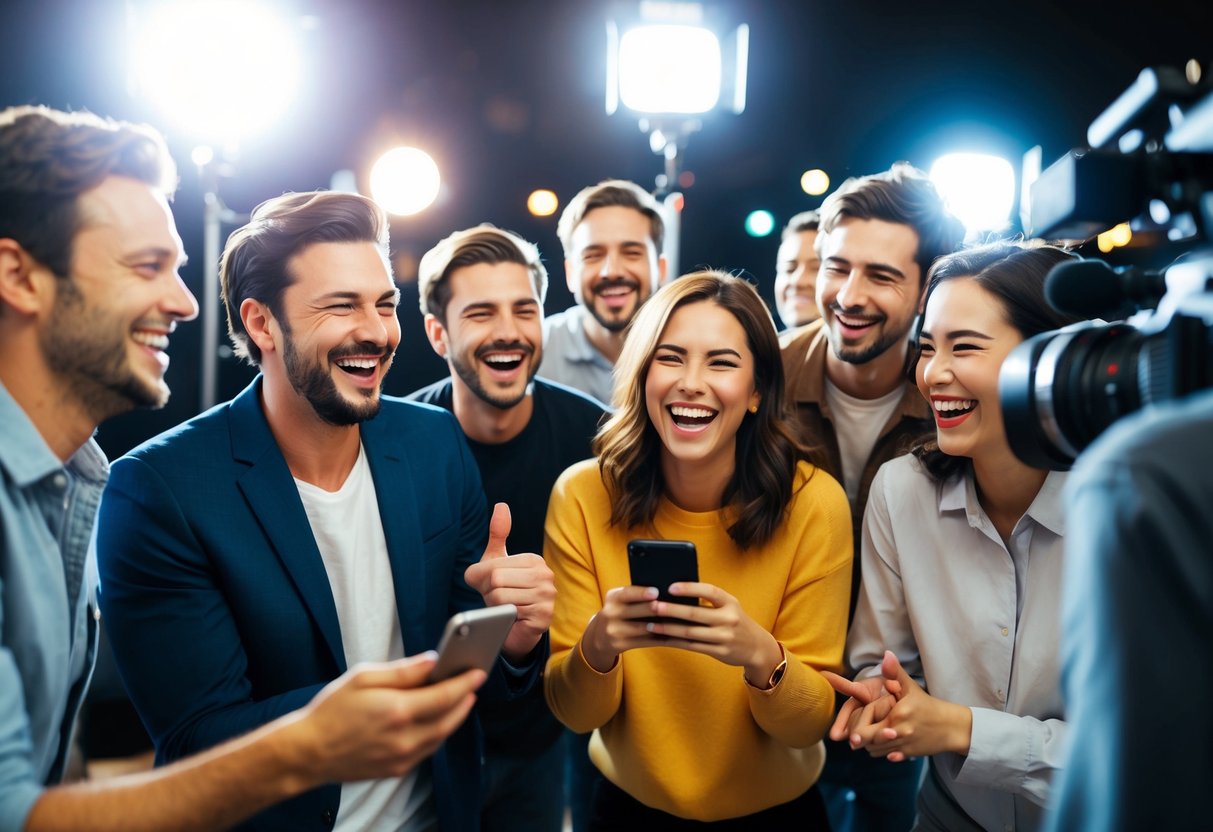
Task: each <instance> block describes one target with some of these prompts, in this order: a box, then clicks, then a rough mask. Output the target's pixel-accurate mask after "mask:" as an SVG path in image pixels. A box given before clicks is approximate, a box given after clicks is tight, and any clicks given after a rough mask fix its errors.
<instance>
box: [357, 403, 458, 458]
mask: <svg viewBox="0 0 1213 832" xmlns="http://www.w3.org/2000/svg"><path fill="white" fill-rule="evenodd" d="M362 428H363V430H364V431H371V432H376V433H382V432H390V433H391V434H393V435H394V436H397V437H399V438H400V439H402V440H405V441H407V442H408V443H410V445H414V446H419V445H424V444H425V443H424V442H421V441H419V440H420V439H421V437H419V436H418V435H417V434H415V433H413V434H409V433H407V431H416V430H423V431H434V432H437V433H440V434H446V433H452V434H454V435H457V436H462V435H463V431H461V430H460V429H459V423H458V422H457V421H456V420H455V414H453V413H451V412H450V411H449V410H446V409H445V408H442V407H439V406H437V405H434V404H428V403H427V402H421V401H408V400H406V399H400V398H397V397H395V396H383V397H382V398H381V399H380V406H379V413H378V414H376V416H375V418H373V419H369V420H367V421H366V422H363V423H362ZM429 438H430V437H429V436H427V437H426V440H427V441H428V440H429Z"/></svg>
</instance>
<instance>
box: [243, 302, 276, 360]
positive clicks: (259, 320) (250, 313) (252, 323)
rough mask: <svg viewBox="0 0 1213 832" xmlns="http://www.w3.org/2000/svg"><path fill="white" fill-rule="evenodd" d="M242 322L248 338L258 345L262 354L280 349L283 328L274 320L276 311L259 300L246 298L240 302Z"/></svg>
mask: <svg viewBox="0 0 1213 832" xmlns="http://www.w3.org/2000/svg"><path fill="white" fill-rule="evenodd" d="M240 322H241V323H242V324H244V331H245V332H246V333H247V334H248V339H249V340H250V341H252V342H253V343H254V344H256V345H257V349H259V350H261V354H262V355H266V354H268V353H271V352H276V351H277V350H278V339H279V337H280V336H281V333H282V330H281V327H280V326H279V325H278V322H277V321H275V320H274V313H273V312H271V311H270V310H269V307H268V306H266V305H265V304H264V303H262V302H261V301H259V300H254V299H253V298H245V299H244V300H243V301H241V303H240Z"/></svg>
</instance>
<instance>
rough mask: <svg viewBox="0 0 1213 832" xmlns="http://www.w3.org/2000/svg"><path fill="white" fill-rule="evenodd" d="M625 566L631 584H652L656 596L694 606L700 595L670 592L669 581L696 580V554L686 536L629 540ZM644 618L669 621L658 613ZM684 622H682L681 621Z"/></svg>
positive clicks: (697, 562)
mask: <svg viewBox="0 0 1213 832" xmlns="http://www.w3.org/2000/svg"><path fill="white" fill-rule="evenodd" d="M628 568H629V569H630V570H631V572H632V585H633V586H655V587H657V593H658V594H657V597H658V599H660V600H662V601H671V602H673V603H675V604H686V605H688V606H692V607H693V606H697V605H698V604H699V599H698V598H695V597H692V596H687V595H677V596H675V595H671V594H670V584H672V583H685V582H688V581H698V580H699V556H698V554H697V553H696V552H695V544H694V543H692V542H690V541H689V540H629V541H628ZM643 620H645V621H657V622H663V621H670V620H674V619H667V618H662V617H660V616H657V617H653V618H646V619H643ZM680 623H685V622H680Z"/></svg>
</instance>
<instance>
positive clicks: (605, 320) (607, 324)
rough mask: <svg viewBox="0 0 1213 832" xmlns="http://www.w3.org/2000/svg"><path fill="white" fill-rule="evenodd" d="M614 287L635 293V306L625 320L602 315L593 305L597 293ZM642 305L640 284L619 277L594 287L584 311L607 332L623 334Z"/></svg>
mask: <svg viewBox="0 0 1213 832" xmlns="http://www.w3.org/2000/svg"><path fill="white" fill-rule="evenodd" d="M615 286H627V287H628V288H629V289H631V290H632V291H633V292H635V293H636V302H635V305H634V306H633V307H632V311H631V314H629V315H628V316H627V317H626V318H615V317H608V316H606V315H603V314H601V313H600V312H599V311H598V307H597V305H596V304H595V303H594V301H595V300H597V299H598V296H599V293H600V292H601V291H602V290H603V289H610V288H613V287H615ZM643 303H644V299H642V298H641V297H640V283H639V282H637V281H635V280H631V279H629V278H626V277H620V278H615V279H612V280H604V281H603V282H602V283H599V284H598V285H597V286H595V287H594V291H593V293H592V294H591V295H590V302H589V303H587V304H586V305H585V307H586V311H588V312H589V313H590V315H591V316H592V317H593V318H594V320H596V321H598V324H599V326H601V327H602V328H603V329H605V330H606V331H607V332H623V331H624V330H625V329H627V328H628V324H630V323H631V322H632V318H635V317H636V313H637V312H639V311H640V307H641V305H642V304H643Z"/></svg>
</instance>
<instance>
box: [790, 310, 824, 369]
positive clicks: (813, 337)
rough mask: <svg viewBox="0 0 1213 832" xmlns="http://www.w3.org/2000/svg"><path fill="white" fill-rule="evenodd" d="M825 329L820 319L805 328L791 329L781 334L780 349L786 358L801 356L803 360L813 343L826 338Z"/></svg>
mask: <svg viewBox="0 0 1213 832" xmlns="http://www.w3.org/2000/svg"><path fill="white" fill-rule="evenodd" d="M823 327H824V322H823V321H822V320H821V319H820V318H818V319H817V320H815V321H811V322H809V323H807V324H805V325H804V326H800V327H796V328H795V329H789V330H787V331H786V332H783V333H781V334H780V336H779V349H780V350H782V351H783V354H784V356H785V357H788V358H790V357H793V356H799V357H800V359H801V360H803V359H804V357H805V356H806V355H807V354H808V352H809V349H810V347H811V346H812V345H813V343H814V342H815V341H817V340H818V339H819V338H824V337H825V333H824V329H823Z"/></svg>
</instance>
